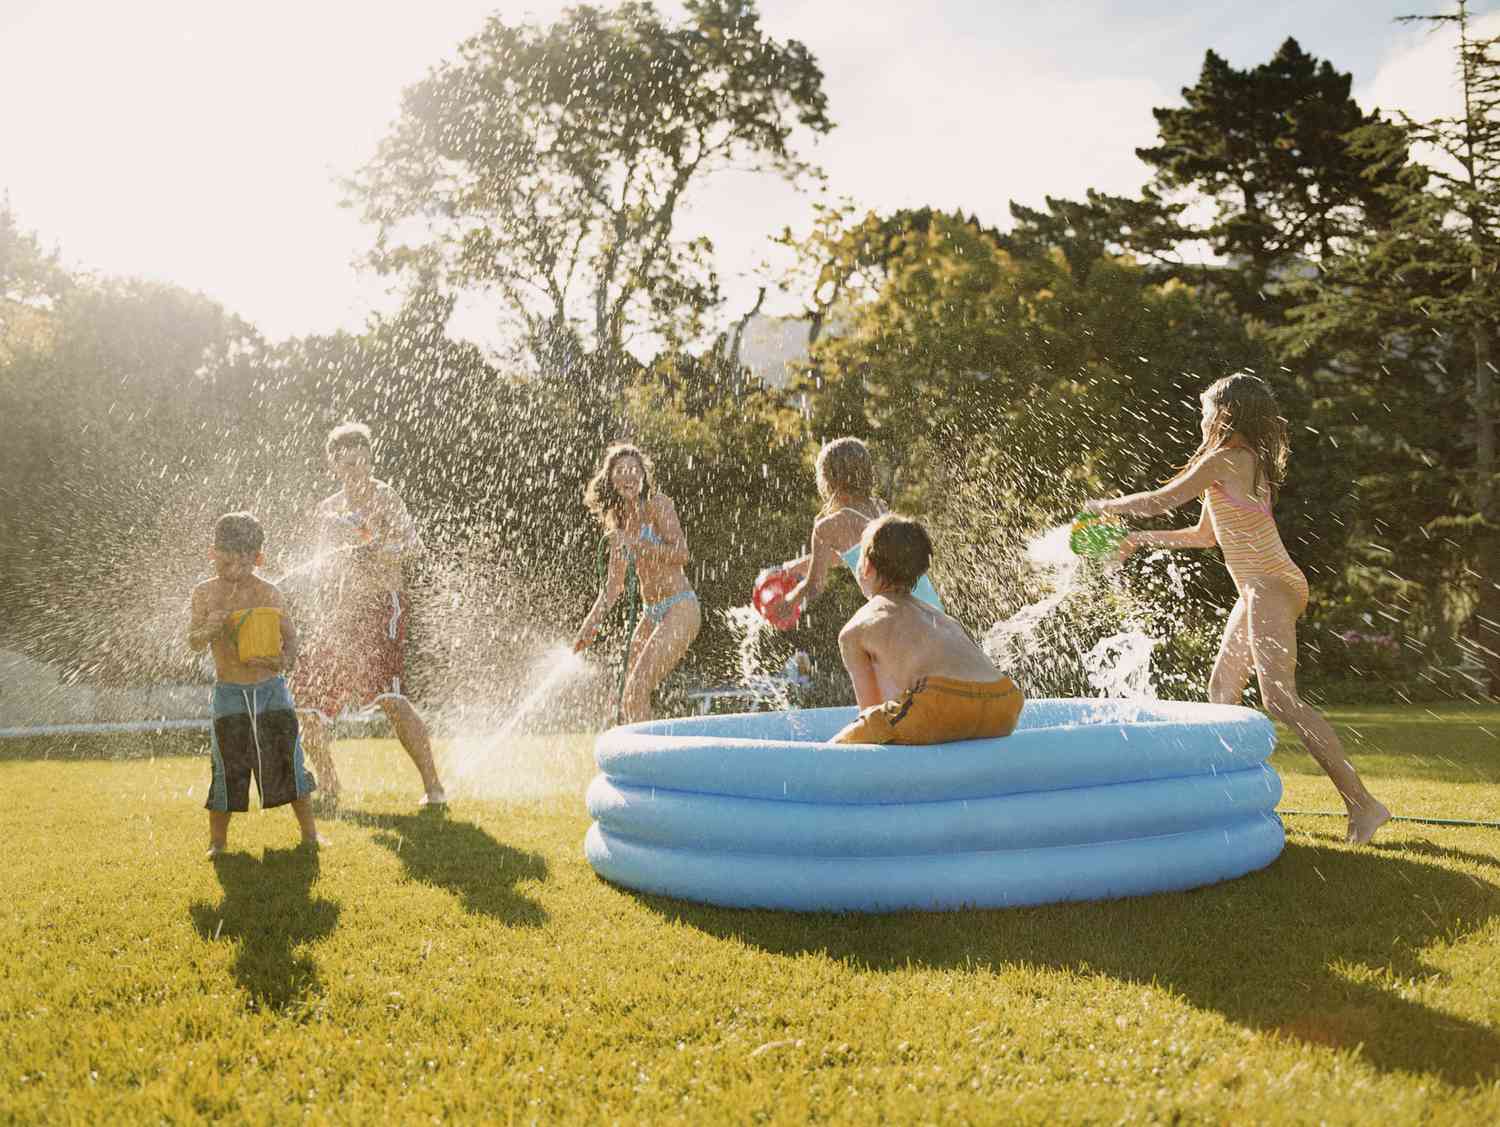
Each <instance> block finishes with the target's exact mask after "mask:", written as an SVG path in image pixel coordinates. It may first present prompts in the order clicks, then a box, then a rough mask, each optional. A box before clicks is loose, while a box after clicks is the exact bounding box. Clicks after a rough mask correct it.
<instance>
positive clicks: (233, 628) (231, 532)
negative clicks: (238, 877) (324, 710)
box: [187, 513, 323, 857]
mask: <svg viewBox="0 0 1500 1127" xmlns="http://www.w3.org/2000/svg"><path fill="white" fill-rule="evenodd" d="M264 544H265V533H264V532H263V531H262V530H261V527H260V523H259V522H258V521H257V520H256V519H255V517H253V516H252V515H251V514H249V513H226V514H225V515H224V516H222V517H220V518H219V520H218V522H217V523H216V524H215V525H214V541H213V550H212V553H211V558H212V560H213V565H214V576H213V578H212V579H206V580H204V581H203V582H202V583H200V584H198V586H196V587H194V588H193V598H192V616H191V619H190V621H189V623H188V632H187V643H188V648H189V649H191V650H193V651H194V652H195V653H197V652H199V651H201V650H203V649H204V648H205V647H207V648H208V649H210V650H211V651H212V652H213V656H214V673H215V681H214V689H213V731H212V736H211V744H210V754H211V760H212V766H211V769H210V770H211V774H210V779H209V788H208V801H207V802H205V803H204V806H205V807H206V808H207V810H208V841H209V849H208V855H209V856H210V857H213V856H216V855H218V854H220V853H222V852H223V851H224V850H225V848H226V847H227V843H228V837H229V815H230V814H231V813H232V812H239V813H244V812H245V811H248V810H249V809H250V780H251V778H252V777H253V778H254V779H255V784H256V787H257V789H258V790H259V791H260V803H261V807H262V808H263V809H265V808H269V807H272V806H286V805H290V806H291V808H292V812H293V813H294V814H296V816H297V825H298V827H299V828H300V829H301V831H302V841H303V843H304V844H309V845H318V844H321V843H322V842H323V838H322V837H320V836H319V834H318V827H317V825H316V823H315V822H314V821H313V812H312V803H311V801H310V800H309V797H308V796H309V795H311V794H312V792H313V790H314V788H315V786H316V784H315V783H314V782H313V778H312V776H311V775H309V774H308V773H307V769H306V768H305V767H304V766H303V763H302V741H301V739H300V738H299V733H298V728H297V713H296V711H295V709H294V707H293V705H292V695H291V693H290V692H289V691H288V690H287V687H286V680H285V678H283V677H282V673H283V672H284V671H287V670H290V669H291V668H292V666H293V665H295V664H296V661H297V628H296V626H295V625H294V624H293V622H292V618H291V615H290V614H289V613H287V609H286V604H285V602H284V601H283V599H282V597H281V592H280V591H279V590H277V588H276V585H275V584H274V583H268V582H267V581H266V580H264V579H262V578H261V577H260V576H258V575H256V574H255V567H256V565H257V564H259V563H261V562H263V559H264V557H263V556H262V555H261V548H262V547H263V546H264Z"/></svg>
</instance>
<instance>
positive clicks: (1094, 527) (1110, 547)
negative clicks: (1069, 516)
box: [1068, 513, 1130, 560]
mask: <svg viewBox="0 0 1500 1127" xmlns="http://www.w3.org/2000/svg"><path fill="white" fill-rule="evenodd" d="M1129 535H1130V529H1128V528H1126V527H1125V526H1124V525H1123V524H1121V523H1120V522H1119V521H1117V520H1111V519H1108V518H1106V517H1102V516H1100V515H1099V514H1098V513H1079V514H1078V515H1077V516H1076V517H1074V518H1073V528H1072V531H1071V532H1070V533H1069V534H1068V547H1069V548H1071V549H1072V550H1073V554H1074V555H1075V556H1083V557H1085V558H1087V559H1094V560H1097V559H1108V558H1109V557H1110V556H1113V555H1114V554H1115V553H1117V552H1118V551H1119V550H1120V543H1121V541H1123V540H1124V539H1125V537H1127V536H1129Z"/></svg>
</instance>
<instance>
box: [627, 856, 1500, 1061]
mask: <svg viewBox="0 0 1500 1127" xmlns="http://www.w3.org/2000/svg"><path fill="white" fill-rule="evenodd" d="M636 896H637V899H639V900H640V901H641V902H642V903H644V904H646V905H647V906H649V907H650V908H652V909H653V910H654V911H656V912H658V913H659V914H660V915H662V916H663V917H664V918H666V919H668V920H671V921H673V922H676V923H684V924H687V925H689V926H692V927H695V928H698V929H700V930H702V931H704V932H706V933H708V934H710V935H714V936H718V937H720V938H732V939H737V940H740V941H743V942H745V943H749V944H752V945H754V946H756V947H759V948H760V949H762V950H764V951H767V952H770V953H772V954H778V955H798V954H803V953H822V954H827V955H830V956H833V957H837V958H844V959H847V960H848V961H849V962H851V963H852V964H854V965H855V966H857V967H859V968H862V969H865V970H870V971H889V970H903V969H906V968H907V967H909V966H926V967H941V968H955V967H965V968H970V969H980V970H983V969H986V968H989V969H992V970H993V969H997V968H1001V967H1004V966H1005V965H1008V964H1026V965H1029V966H1043V967H1055V968H1058V969H1062V970H1067V971H1070V972H1074V973H1080V974H1090V973H1095V974H1104V975H1108V976H1110V977H1112V978H1117V979H1120V980H1122V981H1126V982H1132V983H1140V984H1142V985H1147V984H1152V983H1155V984H1158V985H1161V986H1165V987H1168V988H1170V989H1171V990H1173V991H1174V992H1176V993H1179V994H1181V995H1182V996H1183V997H1184V998H1185V999H1186V1000H1187V1001H1188V1002H1189V1003H1191V1004H1192V1005H1195V1006H1197V1007H1199V1008H1202V1009H1206V1010H1213V1011H1216V1012H1218V1013H1220V1014H1223V1015H1224V1017H1226V1018H1228V1019H1229V1020H1231V1021H1233V1022H1236V1023H1238V1024H1240V1025H1243V1026H1245V1027H1247V1028H1250V1029H1255V1030H1261V1031H1267V1032H1273V1033H1277V1034H1280V1035H1282V1036H1285V1037H1289V1038H1293V1039H1295V1040H1298V1041H1302V1042H1305V1043H1308V1044H1318V1045H1327V1046H1331V1047H1334V1048H1338V1049H1349V1050H1353V1049H1356V1048H1359V1049H1360V1051H1361V1055H1362V1056H1363V1058H1364V1059H1365V1060H1366V1061H1368V1062H1370V1063H1371V1064H1372V1065H1374V1066H1375V1067H1376V1068H1379V1069H1381V1070H1382V1071H1400V1072H1409V1073H1434V1074H1437V1075H1439V1076H1441V1077H1442V1078H1443V1079H1444V1080H1446V1081H1447V1082H1449V1083H1451V1084H1455V1085H1471V1084H1481V1083H1486V1082H1489V1081H1492V1080H1494V1079H1496V1078H1497V1077H1500V1032H1497V1031H1496V1030H1495V1029H1493V1028H1490V1027H1488V1026H1485V1025H1480V1024H1478V1023H1476V1022H1473V1021H1469V1020H1466V1019H1464V1018H1460V1017H1455V1016H1452V1015H1450V1014H1447V1013H1444V1012H1441V1011H1439V1010H1436V1009H1432V1008H1430V1007H1428V1006H1426V1005H1423V1004H1422V1003H1420V1002H1417V1001H1413V1000H1409V999H1407V998H1403V997H1402V996H1401V995H1400V993H1399V991H1400V989H1401V987H1402V985H1403V984H1404V983H1406V982H1407V980H1409V979H1412V978H1418V979H1421V978H1427V977H1430V976H1432V975H1434V974H1435V973H1436V972H1435V970H1434V969H1433V968H1431V967H1429V966H1427V965H1425V964H1424V963H1423V962H1422V958H1421V950H1420V949H1421V948H1422V947H1423V946H1425V945H1427V944H1429V943H1432V942H1435V941H1444V940H1447V941H1461V940H1463V939H1464V938H1465V937H1466V936H1469V935H1472V934H1474V933H1475V932H1477V931H1478V930H1480V929H1481V928H1482V927H1484V926H1485V924H1486V923H1487V922H1489V921H1490V920H1492V919H1494V918H1495V917H1496V916H1497V915H1500V887H1497V886H1496V885H1494V884H1490V883H1488V882H1485V881H1481V880H1478V879H1476V878H1474V877H1471V876H1468V875H1465V874H1462V873H1454V872H1451V871H1449V870H1447V869H1444V868H1440V867H1438V866H1436V865H1429V864H1425V863H1423V862H1420V861H1413V860H1410V859H1406V858H1399V857H1392V856H1389V855H1385V856H1382V855H1380V854H1379V853H1376V852H1372V851H1368V850H1366V851H1358V852H1355V851H1350V850H1346V849H1334V848H1326V847H1322V846H1317V845H1302V844H1291V845H1288V846H1287V848H1286V850H1285V852H1284V853H1283V854H1282V856H1281V858H1280V859H1279V860H1278V861H1277V862H1275V863H1274V864H1273V865H1271V866H1270V867H1269V868H1268V869H1265V870H1262V871H1261V872H1259V873H1253V874H1251V875H1250V876H1248V877H1243V878H1241V879H1239V880H1236V881H1230V882H1228V883H1225V884H1221V885H1215V886H1213V887H1211V888H1205V889H1199V890H1196V891H1193V892H1186V893H1169V894H1162V895H1158V896H1146V897H1136V898H1133V899H1129V900H1116V901H1108V902H1101V903H1090V904H1058V905H1050V906H1046V907H1038V908H1014V909H1008V910H999V911H988V910H986V911H966V912H945V913H943V912H940V913H927V912H904V913H897V914H894V915H887V916H860V915H832V914H794V913H782V912H764V911H747V910H732V909H723V908H711V907H707V906H700V905H694V904H688V903H684V902H682V901H677V900H670V899H667V898H665V897H658V896H648V895H643V894H636ZM1341 969H1342V971H1343V972H1344V973H1341ZM1361 972H1373V975H1375V976H1379V977H1380V978H1381V979H1382V980H1383V981H1380V982H1372V981H1363V982H1358V981H1354V980H1353V978H1352V977H1350V975H1352V974H1359V973H1361ZM1474 985H1475V987H1476V988H1477V989H1484V988H1485V987H1484V985H1483V984H1482V983H1475V984H1474Z"/></svg>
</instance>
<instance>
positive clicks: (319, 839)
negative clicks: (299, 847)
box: [302, 834, 333, 849]
mask: <svg viewBox="0 0 1500 1127" xmlns="http://www.w3.org/2000/svg"><path fill="white" fill-rule="evenodd" d="M302 844H303V846H305V847H306V848H308V849H320V848H322V847H323V846H325V845H332V844H333V842H332V841H330V840H329V839H328V838H326V837H324V836H323V835H322V834H313V835H312V837H304V838H303V839H302Z"/></svg>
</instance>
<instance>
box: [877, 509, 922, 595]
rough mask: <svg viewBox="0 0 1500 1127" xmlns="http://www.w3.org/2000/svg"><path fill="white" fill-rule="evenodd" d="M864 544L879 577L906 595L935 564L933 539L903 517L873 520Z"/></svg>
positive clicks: (910, 520) (913, 521)
mask: <svg viewBox="0 0 1500 1127" xmlns="http://www.w3.org/2000/svg"><path fill="white" fill-rule="evenodd" d="M861 544H862V545H863V548H864V555H865V558H866V559H867V560H869V561H870V566H871V567H873V568H874V569H875V574H876V575H878V576H880V578H881V579H884V580H885V581H886V582H887V583H889V584H891V585H892V586H895V587H899V588H901V590H903V591H910V590H911V589H912V588H913V587H915V586H916V585H917V580H919V579H921V578H922V576H924V575H926V574H927V569H928V566H929V565H930V564H931V563H932V537H930V536H928V535H927V530H926V529H925V528H923V527H922V526H921V524H920V523H918V522H917V521H915V520H913V519H912V518H911V517H907V516H902V515H901V514H900V513H886V514H885V515H884V516H881V517H876V518H875V519H874V520H872V521H871V522H870V523H869V524H868V525H867V526H866V527H865V534H864V536H863V537H862V538H861Z"/></svg>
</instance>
